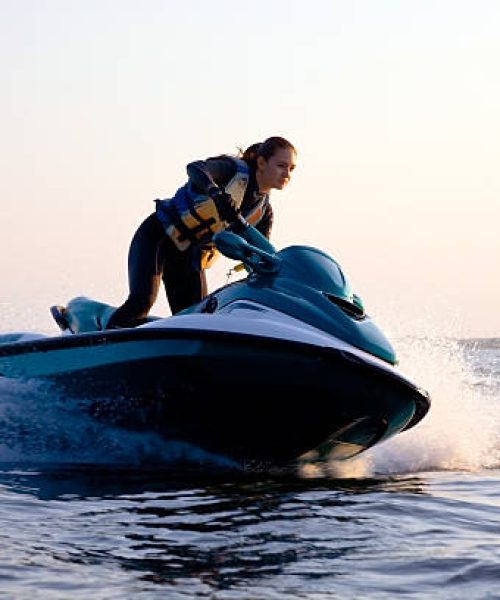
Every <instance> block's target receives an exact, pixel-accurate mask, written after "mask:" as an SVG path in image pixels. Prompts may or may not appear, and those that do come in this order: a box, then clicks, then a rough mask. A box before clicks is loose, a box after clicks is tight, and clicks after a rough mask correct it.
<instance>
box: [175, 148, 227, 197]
mask: <svg viewBox="0 0 500 600" xmlns="http://www.w3.org/2000/svg"><path fill="white" fill-rule="evenodd" d="M186 170H187V174H188V177H189V181H190V182H191V183H192V185H193V187H194V189H195V191H196V192H198V193H200V194H206V193H208V191H209V190H210V188H213V187H219V186H221V187H224V186H225V185H226V184H227V183H229V181H231V179H232V178H233V177H234V174H235V173H236V164H235V162H234V161H233V160H232V159H231V158H229V157H225V156H219V157H216V158H207V160H196V161H194V162H191V163H189V164H188V165H187V167H186Z"/></svg>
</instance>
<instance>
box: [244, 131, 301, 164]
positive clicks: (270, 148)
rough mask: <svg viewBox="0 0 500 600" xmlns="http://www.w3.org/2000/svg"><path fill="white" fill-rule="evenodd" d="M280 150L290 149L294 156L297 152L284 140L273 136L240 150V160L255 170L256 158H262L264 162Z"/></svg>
mask: <svg viewBox="0 0 500 600" xmlns="http://www.w3.org/2000/svg"><path fill="white" fill-rule="evenodd" d="M280 149H290V150H292V151H293V152H294V153H295V154H297V150H296V149H295V146H294V145H293V144H292V143H291V142H289V141H288V140H286V139H285V138H282V137H278V136H273V137H269V138H267V140H265V141H264V142H262V143H257V144H252V145H251V146H248V148H247V149H246V150H244V151H242V150H240V156H239V157H240V158H241V159H242V160H244V161H245V162H246V163H247V164H248V166H250V167H253V168H256V166H257V158H258V157H259V156H262V158H265V159H266V160H269V159H270V158H271V156H273V155H274V154H275V152H276V151H277V150H280Z"/></svg>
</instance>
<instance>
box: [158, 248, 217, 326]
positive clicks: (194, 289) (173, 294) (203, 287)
mask: <svg viewBox="0 0 500 600" xmlns="http://www.w3.org/2000/svg"><path fill="white" fill-rule="evenodd" d="M163 283H164V285H165V291H166V293H167V299H168V303H169V304H170V309H171V311H172V314H173V315H175V314H176V313H178V312H179V311H181V310H184V309H185V308H187V307H188V306H191V305H192V304H196V303H197V302H200V300H201V299H202V298H204V297H205V296H206V295H207V279H206V275H205V271H203V270H201V269H200V267H199V257H198V252H196V251H190V250H187V251H185V252H175V253H173V252H172V253H169V254H168V256H167V257H166V260H165V262H164V264H163Z"/></svg>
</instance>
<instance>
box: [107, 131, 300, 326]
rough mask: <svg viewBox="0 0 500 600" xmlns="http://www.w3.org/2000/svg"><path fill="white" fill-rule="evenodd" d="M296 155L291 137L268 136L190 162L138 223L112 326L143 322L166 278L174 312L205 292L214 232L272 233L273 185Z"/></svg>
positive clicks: (286, 176) (285, 177)
mask: <svg viewBox="0 0 500 600" xmlns="http://www.w3.org/2000/svg"><path fill="white" fill-rule="evenodd" d="M296 155H297V152H296V150H295V148H294V147H293V145H292V144H291V143H290V142H289V141H287V140H286V139H284V138H282V137H270V138H268V139H267V140H265V141H264V142H263V143H261V144H253V145H252V146H250V147H249V148H248V149H247V150H245V152H243V153H241V155H240V156H238V157H232V156H229V155H222V156H218V157H214V158H208V159H207V160H205V161H202V160H200V161H196V162H192V163H190V164H189V165H188V166H187V173H188V182H187V183H186V184H185V185H183V186H182V187H181V188H179V189H178V190H177V192H176V193H175V195H174V196H173V198H170V199H168V200H156V211H155V212H154V213H153V214H151V215H150V216H149V217H147V218H146V220H145V221H144V222H143V223H142V224H141V225H140V227H139V229H138V230H137V231H136V233H135V235H134V237H133V239H132V242H131V245H130V250H129V256H128V273H129V288H130V293H129V296H128V298H127V300H126V301H125V302H124V303H123V304H122V305H121V306H120V307H119V308H117V309H116V311H115V312H114V313H113V314H112V316H111V318H110V320H109V322H108V324H107V328H108V329H109V328H119V327H133V326H135V325H138V324H140V323H142V322H143V321H144V320H145V318H146V317H147V315H148V314H149V311H150V310H151V308H152V306H153V304H154V303H155V301H156V298H157V296H158V291H159V288H160V284H161V280H162V279H163V283H164V285H165V290H166V293H167V298H168V302H169V304H170V308H171V311H172V314H175V313H177V312H179V311H181V310H183V309H184V308H187V307H188V306H191V305H192V304H195V303H196V302H199V301H200V300H201V299H202V298H203V297H204V296H206V294H207V283H206V276H205V269H206V268H208V267H209V266H210V264H211V262H212V261H213V259H214V258H215V256H216V250H215V248H214V246H213V243H212V238H213V235H214V233H216V232H219V231H222V230H224V229H230V230H232V231H236V232H238V231H242V230H243V229H245V228H246V227H248V224H249V223H250V224H252V225H255V227H256V228H257V229H258V230H259V231H260V232H261V233H263V234H264V235H265V236H266V237H267V238H269V235H270V232H271V226H272V221H273V212H272V208H271V205H270V203H269V193H270V191H271V190H272V189H278V190H281V189H283V188H284V187H285V186H286V185H287V184H288V182H289V180H290V177H291V174H292V171H293V170H294V168H295V162H296Z"/></svg>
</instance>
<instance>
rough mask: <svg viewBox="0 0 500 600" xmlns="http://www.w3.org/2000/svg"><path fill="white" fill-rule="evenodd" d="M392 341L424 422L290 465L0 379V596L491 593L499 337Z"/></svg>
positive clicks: (496, 592) (498, 547) (498, 558)
mask: <svg viewBox="0 0 500 600" xmlns="http://www.w3.org/2000/svg"><path fill="white" fill-rule="evenodd" d="M2 325H4V324H2ZM3 329H4V330H5V329H7V327H5V326H4V327H3ZM395 346H396V348H397V350H398V355H399V359H400V363H399V368H401V370H402V371H404V372H405V373H406V374H407V375H409V376H410V377H412V378H413V379H414V380H415V381H417V382H418V383H419V385H421V386H422V387H424V388H426V389H427V390H428V391H429V392H430V394H431V396H432V401H433V403H432V407H431V410H430V412H429V414H428V415H427V417H426V418H425V419H424V421H422V422H421V423H420V424H419V425H417V426H416V427H415V428H414V429H412V430H410V431H408V432H404V433H402V434H400V435H398V436H396V437H395V438H392V439H391V440H388V441H386V442H384V443H383V444H381V445H380V446H377V447H375V448H374V449H372V450H370V451H368V452H366V453H364V454H363V455H362V456H361V457H360V458H358V459H354V460H351V461H347V462H344V463H331V464H326V465H324V466H322V467H321V468H320V467H318V466H311V465H307V466H304V467H303V468H301V469H298V470H297V472H296V473H289V472H287V473H279V472H256V473H238V472H235V471H234V470H233V469H231V468H230V467H231V465H230V464H228V463H227V461H224V460H223V459H221V458H220V457H216V456H212V455H209V454H207V453H204V452H203V451H201V450H199V449H196V448H193V447H190V446H188V445H182V444H175V443H171V444H165V443H164V442H162V441H161V440H159V439H157V438H156V437H155V436H151V435H141V434H130V433H124V432H122V431H119V430H116V429H111V428H107V427H105V426H103V425H100V424H97V423H95V422H94V421H92V420H90V419H86V418H84V417H82V415H81V414H79V413H78V411H77V410H75V408H74V407H73V408H72V407H71V406H68V405H67V403H65V402H64V399H60V398H54V397H53V396H48V395H47V394H46V393H45V391H44V389H43V388H42V387H40V386H39V384H35V383H33V382H24V383H19V382H13V381H8V380H0V598H9V599H10V598H13V599H23V598H26V599H28V598H29V599H33V598H50V599H58V598H60V599H68V598H74V599H78V598H82V599H88V598H93V599H94V600H97V599H101V598H102V599H113V598H116V599H123V598H134V599H141V600H142V599H150V598H151V599H152V598H169V599H173V600H175V599H188V598H210V599H219V600H223V599H227V600H229V599H266V600H267V599H269V600H272V599H280V600H281V599H283V600H285V599H287V600H289V599H291V600H293V599H297V600H298V599H310V600H320V599H321V600H323V599H330V598H349V599H350V598H352V599H363V598H391V599H392V598H450V599H451V598H457V599H462V598H468V599H472V598H485V599H486V598H492V599H493V598H500V417H499V414H500V411H499V402H500V339H478V340H472V339H466V340H463V339H454V338H453V337H438V336H433V335H422V336H421V337H415V336H411V335H410V336H407V335H405V334H402V333H401V335H399V337H397V338H396V340H395ZM228 467H229V468H228Z"/></svg>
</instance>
